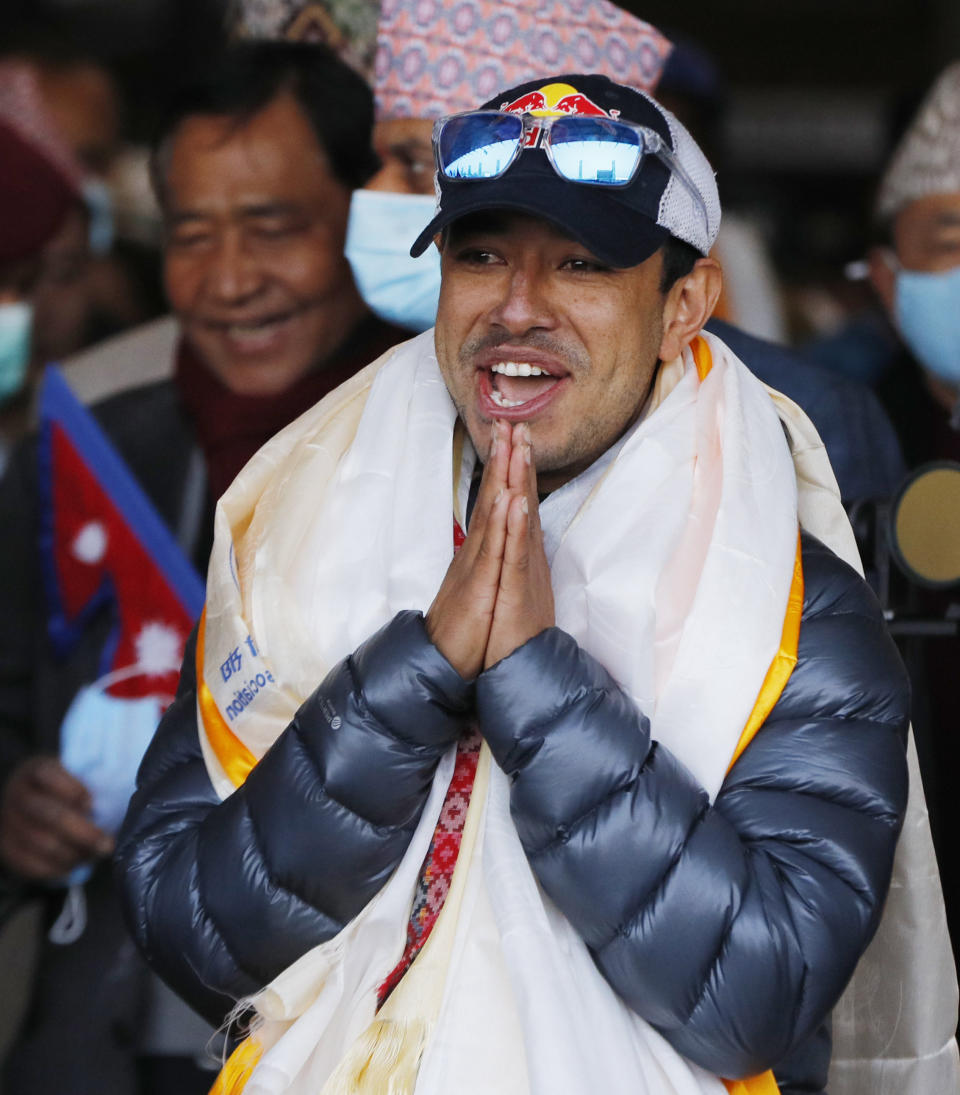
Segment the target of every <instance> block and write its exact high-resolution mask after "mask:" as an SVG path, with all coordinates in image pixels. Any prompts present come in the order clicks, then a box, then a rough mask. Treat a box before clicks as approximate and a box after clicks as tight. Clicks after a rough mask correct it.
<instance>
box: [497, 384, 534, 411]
mask: <svg viewBox="0 0 960 1095" xmlns="http://www.w3.org/2000/svg"><path fill="white" fill-rule="evenodd" d="M490 398H491V399H492V400H493V401H494V403H496V405H497V406H498V407H521V406H523V404H524V403H526V402H527V400H526V399H507V397H506V396H505V395H501V394H500V393H499V392H498V391H497V389H496V388H494V389H492V391H491V392H490Z"/></svg>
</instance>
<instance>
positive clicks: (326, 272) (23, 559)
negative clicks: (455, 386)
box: [0, 44, 398, 1095]
mask: <svg viewBox="0 0 960 1095" xmlns="http://www.w3.org/2000/svg"><path fill="white" fill-rule="evenodd" d="M372 115H373V109H372V98H371V95H370V92H369V89H368V88H367V87H366V85H365V84H364V83H363V81H362V80H361V79H360V78H359V77H358V76H357V75H356V74H355V73H354V72H353V71H352V70H351V69H349V68H348V67H347V66H346V65H344V64H343V63H342V62H340V61H339V60H338V59H337V58H336V57H335V56H334V55H333V54H332V53H331V52H330V51H328V50H326V49H322V48H319V47H311V46H306V45H300V46H296V45H290V44H248V45H244V46H240V47H236V48H235V49H233V50H232V51H231V52H230V53H228V54H227V55H226V56H225V57H223V58H220V59H217V60H216V62H215V63H211V65H210V66H209V68H208V69H207V71H206V72H205V73H204V74H203V77H202V78H201V80H200V81H199V82H196V83H193V84H191V85H189V86H188V87H186V88H185V89H184V90H183V91H182V94H181V96H180V98H179V99H178V100H177V101H176V102H174V103H173V104H172V105H171V108H170V111H169V113H168V114H167V116H166V120H165V124H164V127H163V133H162V136H161V138H160V140H159V143H158V147H157V149H156V155H155V164H154V167H155V180H156V185H157V190H158V194H159V197H160V200H161V202H162V205H163V210H164V214H165V220H166V226H167V239H166V244H165V251H164V273H165V282H166V286H167V291H168V294H169V297H170V300H171V303H172V305H173V308H174V310H175V311H176V313H177V316H178V318H179V320H180V324H181V328H182V336H181V338H180V340H179V342H178V345H177V348H176V370H175V376H174V378H173V380H172V381H162V382H159V383H156V384H152V385H149V386H146V387H141V388H136V389H133V390H130V391H128V392H125V393H123V394H122V395H120V396H118V397H116V398H114V399H112V400H109V401H107V402H105V403H103V404H101V405H99V406H98V407H97V409H96V413H97V417H98V420H99V423H100V426H101V427H102V429H103V431H104V432H105V433H106V435H107V436H108V437H109V439H110V440H111V441H112V442H113V444H114V446H115V447H116V449H117V450H118V451H119V453H120V455H121V456H122V457H123V459H124V460H125V461H126V463H127V466H128V468H129V470H130V471H131V472H132V473H133V475H134V477H135V478H136V480H137V481H138V483H139V485H140V486H141V487H142V488H143V490H144V492H145V493H146V495H147V497H148V498H149V500H150V501H151V502H152V503H153V505H154V506H155V508H156V510H157V512H158V514H159V516H160V517H161V519H162V520H163V521H164V523H165V524H166V525H167V527H168V528H169V529H170V530H171V531H172V532H173V534H174V535H175V537H176V539H177V541H178V543H179V548H180V551H181V552H182V554H183V556H184V557H185V559H184V565H186V566H189V565H190V564H192V565H193V567H194V568H195V570H196V572H197V573H198V574H201V575H202V574H203V573H204V572H205V569H206V560H207V556H208V554H209V548H210V542H211V539H212V535H213V504H214V501H215V500H216V498H217V497H218V496H219V495H220V494H221V493H222V492H223V491H224V490H225V489H226V487H227V485H228V484H229V483H230V481H231V480H232V479H233V477H234V476H235V475H236V474H237V472H238V471H239V470H240V468H241V467H242V466H243V464H244V463H245V462H246V461H247V459H248V458H249V457H250V456H251V455H252V454H253V453H254V452H255V451H256V450H257V449H258V448H259V447H260V446H261V445H262V444H263V443H264V442H265V441H266V440H267V439H268V438H269V437H270V436H272V434H273V433H275V432H276V431H277V430H279V429H280V428H281V427H283V426H285V425H286V424H287V423H288V422H290V421H291V420H292V419H294V418H296V417H297V416H298V415H299V414H300V413H302V412H303V411H304V410H306V409H307V408H308V407H310V406H311V405H312V404H314V403H315V402H316V401H317V400H318V399H319V398H320V397H321V396H323V395H324V394H325V393H326V392H327V391H329V390H330V389H332V388H334V387H336V386H337V385H338V384H339V383H341V382H342V381H343V380H344V379H346V378H347V377H349V376H351V375H352V374H353V373H354V372H355V371H356V370H357V369H358V368H359V367H360V366H361V365H363V364H366V363H367V361H369V360H370V359H371V357H375V356H376V355H377V354H379V353H380V352H381V351H382V350H383V349H384V348H385V347H387V346H389V345H391V344H392V343H394V342H395V341H396V340H397V338H398V333H397V332H396V331H395V330H393V329H392V328H389V327H387V326H386V325H385V324H383V323H381V322H380V321H379V320H375V319H372V318H371V317H370V315H369V313H368V312H367V310H366V308H365V306H364V305H363V302H362V301H361V299H360V297H359V295H358V294H357V292H356V290H355V288H354V286H353V282H352V280H351V277H350V270H349V267H348V265H347V263H346V260H345V259H344V256H343V239H344V234H345V231H346V219H347V210H348V208H349V202H350V192H351V190H352V188H353V187H355V186H357V185H359V184H360V183H362V182H363V181H365V179H366V178H367V177H368V176H369V174H370V173H371V172H372V171H373V170H374V169H375V167H376V160H375V158H374V157H373V154H372V152H371V151H370V131H371V125H372ZM44 474H45V473H44V469H43V466H39V465H38V457H37V450H36V446H35V445H34V444H33V443H32V442H31V443H30V444H28V445H26V446H24V447H23V448H22V449H21V450H20V452H19V453H18V454H17V455H16V456H15V458H14V459H13V461H12V464H11V467H10V470H9V473H8V475H7V476H6V478H5V479H4V481H3V484H2V487H0V515H2V517H0V519H2V521H3V523H4V527H5V528H6V530H7V531H6V533H5V535H4V537H3V540H2V555H0V569H2V575H3V579H2V586H0V605H2V607H3V611H4V618H5V621H6V623H5V626H4V629H3V635H2V636H0V735H2V739H0V740H2V750H0V758H2V765H0V864H2V867H3V875H2V882H3V883H4V885H5V888H6V889H7V891H8V892H9V893H10V894H11V895H12V896H13V897H14V898H21V897H27V896H30V895H36V894H37V893H38V892H39V893H41V894H43V895H44V897H45V904H46V906H47V907H48V908H49V910H50V914H51V915H50V920H51V921H52V920H53V919H54V917H55V916H56V913H57V909H58V908H59V906H60V905H62V904H63V896H62V895H63V893H64V889H65V879H66V878H67V877H68V876H71V872H73V871H75V870H76V869H77V868H78V867H82V865H84V864H87V863H89V862H91V861H95V865H94V866H95V869H94V870H93V873H92V875H91V876H90V878H89V881H87V882H86V883H85V885H83V886H80V885H76V886H74V887H72V888H71V893H72V901H71V905H70V907H71V908H73V909H75V908H76V902H79V903H80V907H81V908H83V907H84V906H85V907H86V913H85V916H83V917H74V918H73V920H72V924H73V929H72V934H73V935H74V936H75V937H74V938H72V939H71V940H70V941H69V942H68V943H64V944H63V945H46V946H45V947H44V949H43V954H42V959H41V963H40V968H39V973H38V978H37V983H36V991H35V993H34V997H33V1002H32V1006H31V1010H30V1013H29V1015H28V1017H27V1023H26V1026H25V1028H24V1031H23V1034H22V1037H21V1039H20V1042H19V1044H18V1046H17V1047H16V1048H15V1050H14V1053H13V1055H12V1056H11V1059H10V1061H9V1062H8V1065H7V1069H6V1072H5V1075H4V1081H3V1086H4V1091H5V1092H10V1093H12V1095H16V1093H18V1092H20V1091H32V1092H36V1091H51V1092H52V1091H67V1090H69V1091H71V1092H75V1093H77V1095H79V1093H81V1092H86V1091H90V1092H93V1091H96V1092H98V1093H100V1095H106V1093H110V1095H114V1093H116V1095H134V1093H136V1095H140V1093H142V1092H163V1091H176V1092H177V1093H178V1095H184V1093H186V1092H188V1091H193V1090H197V1091H205V1090H206V1089H207V1087H208V1086H209V1083H210V1075H209V1073H208V1072H206V1071H204V1070H203V1069H199V1068H197V1067H196V1065H195V1063H194V1057H197V1056H201V1055H202V1053H203V1050H204V1046H205V1044H206V1042H207V1040H208V1038H209V1036H210V1033H211V1032H210V1031H209V1028H207V1027H206V1026H205V1025H204V1024H202V1023H200V1021H199V1020H198V1019H197V1018H196V1017H195V1016H190V1015H189V1013H188V1012H187V1011H186V1009H185V1008H183V1006H182V1005H181V1004H179V1002H178V1001H176V999H175V998H174V997H173V996H172V994H171V993H169V992H168V991H167V990H165V989H163V987H162V986H161V985H160V984H159V982H156V981H155V980H154V981H153V982H150V983H148V982H147V980H146V970H145V969H144V967H143V966H142V964H141V963H140V962H139V961H138V959H137V956H136V953H135V951H134V949H133V948H132V946H131V945H130V943H129V939H128V937H127V935H126V933H125V931H124V928H123V925H122V922H121V917H120V910H119V907H118V904H117V900H116V894H115V891H114V890H113V886H112V882H111V874H110V865H109V862H108V857H109V854H110V852H111V850H112V845H113V836H112V834H111V833H110V832H107V831H105V830H104V829H102V828H100V827H98V826H96V825H94V824H92V821H91V810H92V809H93V810H95V811H96V810H98V807H100V806H102V805H103V804H101V803H97V802H91V795H90V792H89V790H88V788H87V787H86V785H85V784H84V782H83V781H82V780H81V779H79V778H77V777H76V776H75V775H72V774H71V773H70V772H68V771H67V770H66V768H65V767H64V765H63V764H61V762H60V760H59V759H58V757H59V755H60V753H61V749H62V747H64V745H65V741H64V739H65V737H66V736H67V733H68V730H67V728H69V736H70V738H71V740H74V741H76V740H86V741H92V742H95V743H100V744H99V746H95V747H91V749H90V750H88V751H92V752H94V753H96V752H97V748H99V749H100V750H101V751H102V752H104V753H111V755H112V753H113V749H112V747H111V746H110V745H109V744H108V742H107V739H106V738H105V737H104V736H103V735H105V734H106V733H107V731H108V729H109V726H110V725H113V724H114V723H115V724H117V725H119V726H121V727H125V728H126V732H127V734H128V736H129V737H130V738H136V739H137V740H139V741H143V740H144V739H145V738H149V734H150V733H152V731H153V729H154V727H155V725H156V713H155V712H154V713H153V715H150V714H149V712H147V713H145V711H144V708H143V707H136V706H135V705H132V704H125V700H124V697H123V696H122V695H115V694H114V693H113V692H111V688H112V687H113V685H112V684H111V683H110V682H111V681H113V680H114V676H113V675H111V676H110V678H109V679H108V678H107V677H106V676H105V674H106V669H105V668H104V666H105V663H106V664H109V663H110V660H111V659H112V657H113V650H114V649H115V632H114V624H115V620H116V615H115V611H114V609H115V606H114V605H113V603H112V602H111V600H110V598H109V597H107V598H106V599H104V598H101V599H100V600H99V601H97V602H96V603H94V604H92V605H89V606H87V607H88V609H89V611H88V612H87V613H86V614H85V615H84V616H83V617H82V620H81V623H80V625H78V628H77V634H76V635H75V636H73V638H72V640H71V642H70V643H68V649H67V650H66V651H64V649H63V648H62V644H60V645H59V646H58V645H56V644H55V643H54V637H53V634H52V632H53V628H52V627H50V628H49V629H48V614H52V611H53V610H52V608H51V607H50V604H51V602H50V601H48V596H49V597H50V598H52V599H55V594H56V593H57V592H58V591H56V590H53V589H52V588H51V587H50V585H49V581H48V585H47V586H45V584H44V575H45V574H47V575H48V571H47V570H44V563H43V560H44V559H45V558H46V557H45V556H44V550H45V547H44V545H48V541H49V539H50V537H46V538H44V536H43V530H45V529H50V528H53V527H54V521H53V516H52V512H51V509H50V507H51V506H52V504H53V503H52V502H51V500H50V498H51V495H52V493H53V491H52V488H51V489H47V488H49V484H47V483H46V480H44V479H43V478H42V477H43V475H44ZM41 482H43V483H44V484H45V486H41ZM48 546H49V545H48ZM58 547H59V548H60V549H62V551H63V552H65V553H66V556H67V557H69V558H73V554H71V553H73V549H74V545H72V544H69V543H65V544H61V545H58ZM74 554H75V553H74ZM109 588H110V589H113V588H115V583H114V585H113V586H110V587H109ZM101 592H102V590H101ZM180 642H181V645H182V638H181V640H180ZM111 668H119V669H124V670H129V669H130V668H131V667H129V666H121V667H111ZM91 694H95V695H96V697H98V699H97V703H96V704H95V705H93V706H91V705H90V704H88V703H81V702H80V700H81V699H87V698H89V696H90V695H91ZM144 718H147V719H151V718H152V722H150V723H149V724H148V725H146V726H144V725H143V720H144ZM141 750H142V746H141ZM138 760H139V756H138V755H137V754H136V753H135V752H132V751H131V752H130V753H129V755H128V757H127V769H128V770H127V772H126V783H124V782H123V780H120V781H119V783H118V786H117V788H116V790H115V793H114V798H115V800H116V801H113V803H112V807H113V812H114V813H116V811H117V810H119V811H120V812H121V814H122V810H123V808H124V805H125V802H126V798H127V797H128V796H129V794H130V791H131V790H132V787H133V779H134V774H135V770H136V764H137V762H138ZM97 816H100V814H99V811H98V814H97ZM72 877H74V878H75V877H76V876H75V875H74V876H72ZM78 924H79V925H80V927H79V929H78V928H77V925H78ZM84 925H85V927H84ZM78 1062H82V1067H78Z"/></svg>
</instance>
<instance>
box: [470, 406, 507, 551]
mask: <svg viewBox="0 0 960 1095" xmlns="http://www.w3.org/2000/svg"><path fill="white" fill-rule="evenodd" d="M509 464H510V425H509V423H507V422H502V421H501V420H500V419H497V420H496V421H495V422H494V423H493V428H492V430H491V440H490V449H489V451H488V452H487V453H486V461H485V463H484V465H483V475H482V477H481V479H480V490H479V491H478V493H477V500H476V502H475V504H474V507H473V515H472V517H471V519H470V531H471V532H474V531H475V532H476V533H477V534H478V536H479V537H480V538H482V537H483V530H484V527H485V525H486V522H487V518H488V517H489V515H490V510H491V509H492V507H493V504H494V501H495V499H496V498H497V496H498V495H499V493H500V491H501V490H503V488H504V487H506V485H507V469H508V467H509ZM464 546H466V544H465V545H464ZM461 550H462V549H461Z"/></svg>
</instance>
